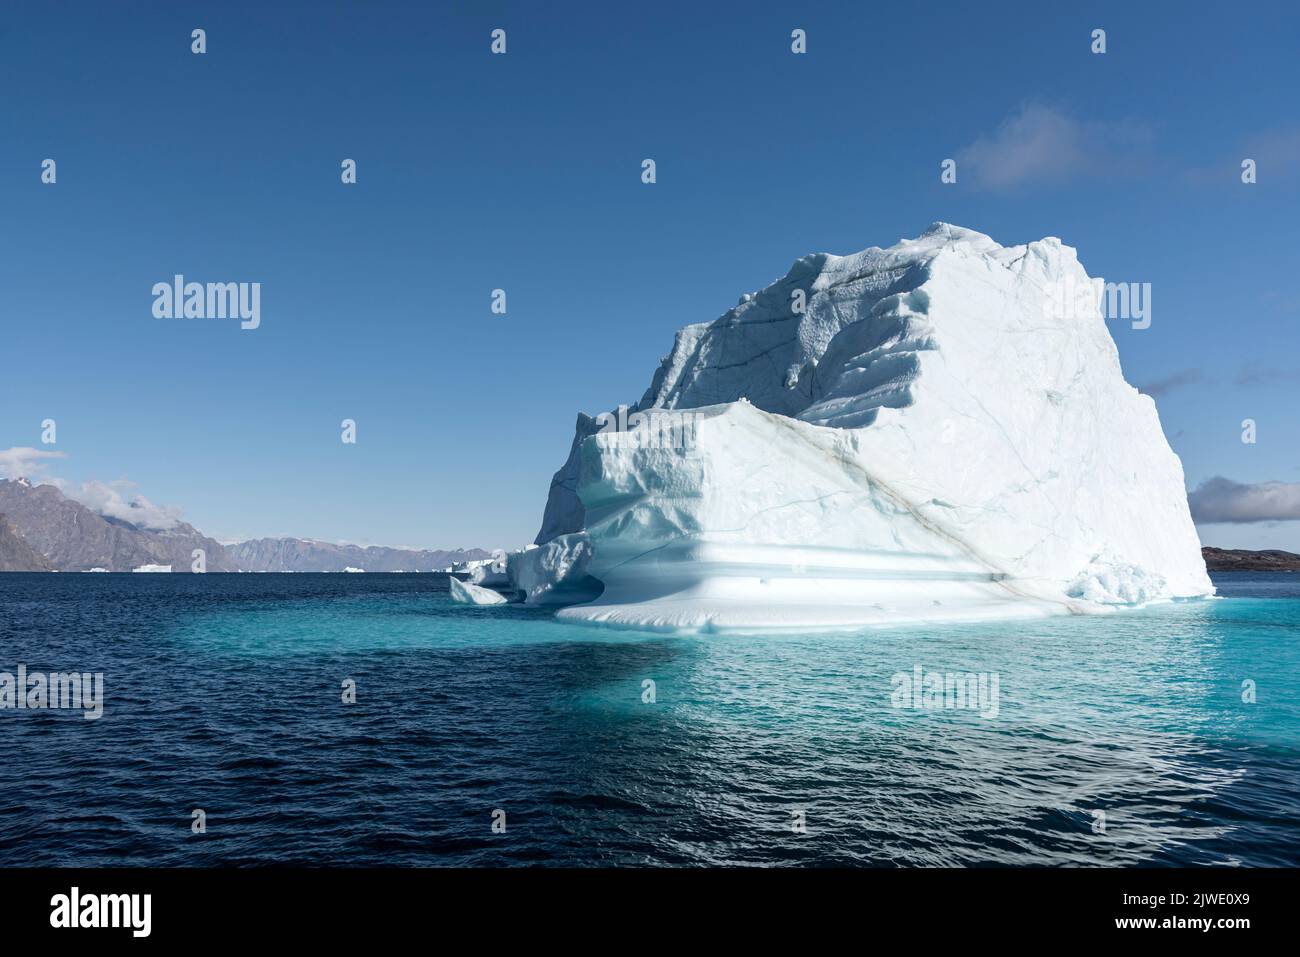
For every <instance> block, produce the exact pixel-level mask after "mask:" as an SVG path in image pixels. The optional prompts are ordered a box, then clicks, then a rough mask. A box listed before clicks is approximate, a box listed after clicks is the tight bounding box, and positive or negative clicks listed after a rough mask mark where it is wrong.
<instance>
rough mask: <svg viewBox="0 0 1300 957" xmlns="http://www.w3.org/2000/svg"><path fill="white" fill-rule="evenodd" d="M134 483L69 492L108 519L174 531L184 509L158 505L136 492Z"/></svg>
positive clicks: (94, 485)
mask: <svg viewBox="0 0 1300 957" xmlns="http://www.w3.org/2000/svg"><path fill="white" fill-rule="evenodd" d="M134 488H135V486H134V485H133V484H132V483H131V482H126V481H121V482H98V481H90V482H83V483H82V485H81V488H80V489H77V490H75V491H69V492H68V495H69V497H71V498H75V499H76V500H77V501H79V502H81V504H83V505H85V506H86V507H87V508H89V509H90V510H91V511H93V512H97V513H98V514H100V515H103V516H104V517H105V518H115V519H117V520H119V521H123V522H129V523H130V524H132V525H135V526H136V527H138V528H147V529H149V530H151V531H156V532H164V531H167V530H169V529H172V528H175V527H176V525H177V523H178V522H180V520H181V514H182V512H181V509H180V508H178V507H177V506H175V505H155V504H154V503H153V502H151V501H149V500H148V499H147V498H145V497H144V496H143V495H140V494H138V493H135V492H133V489H134Z"/></svg>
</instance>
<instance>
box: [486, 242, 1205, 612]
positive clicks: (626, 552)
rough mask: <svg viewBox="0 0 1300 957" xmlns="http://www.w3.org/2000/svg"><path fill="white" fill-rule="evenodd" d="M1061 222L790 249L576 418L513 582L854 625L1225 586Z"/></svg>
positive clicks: (580, 606)
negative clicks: (799, 253)
mask: <svg viewBox="0 0 1300 957" xmlns="http://www.w3.org/2000/svg"><path fill="white" fill-rule="evenodd" d="M1100 282H1101V280H1096V279H1091V278H1089V277H1088V275H1087V273H1086V272H1085V271H1084V269H1083V267H1082V266H1081V265H1080V263H1079V261H1078V258H1077V255H1076V252H1075V250H1073V249H1072V248H1070V247H1069V246H1065V245H1063V244H1062V243H1061V241H1060V240H1059V239H1056V238H1053V237H1049V238H1046V239H1042V240H1039V241H1037V242H1031V243H1028V244H1027V245H1020V246H1009V247H1004V246H1001V245H999V244H998V243H996V242H995V241H994V240H992V239H991V238H989V237H988V236H986V235H984V234H982V233H978V232H975V231H973V230H970V229H963V228H961V227H957V226H952V225H948V224H946V223H936V224H934V225H932V226H931V227H930V228H929V229H927V230H926V231H925V232H924V233H923V234H922V235H921V236H920V237H918V238H916V239H912V240H903V241H901V242H899V243H898V244H897V245H895V246H892V247H890V248H888V249H881V248H878V247H872V248H870V249H867V250H864V251H863V252H860V253H856V254H854V255H849V256H833V255H829V254H816V255H810V256H805V257H803V258H801V259H799V260H797V261H796V262H795V263H794V265H793V266H792V267H791V269H790V271H789V272H788V273H787V274H786V275H785V276H784V277H782V278H781V279H778V280H777V281H776V282H774V283H772V284H771V285H769V286H767V287H766V288H765V289H762V290H760V291H758V292H756V293H751V294H747V295H744V296H742V297H741V298H740V302H739V303H738V304H737V305H736V306H735V307H734V308H733V309H731V310H730V311H728V312H727V313H725V314H723V315H722V316H721V317H720V318H718V319H716V320H714V321H713V322H708V323H699V324H696V325H690V326H686V327H685V328H684V329H682V330H681V331H679V332H678V333H677V337H676V341H675V342H674V345H673V348H672V351H671V352H670V353H669V355H668V356H666V357H665V358H664V359H663V360H662V362H661V364H660V366H659V369H658V371H657V372H656V373H655V375H654V378H653V380H652V382H651V385H650V388H649V389H648V390H647V391H646V393H645V394H644V396H643V397H642V398H641V400H640V401H639V402H638V403H636V404H635V405H632V406H628V407H624V408H620V409H618V410H616V411H615V412H612V413H605V414H602V415H600V416H596V417H593V416H588V415H585V414H580V415H579V417H578V422H577V428H576V434H575V436H574V440H573V443H572V445H571V447H570V452H569V457H568V459H567V461H566V462H565V463H564V465H563V466H562V467H561V468H560V469H559V471H557V472H556V474H555V477H554V479H553V480H552V482H551V488H550V494H549V497H548V500H547V503H546V509H545V513H544V515H543V519H542V528H541V531H540V532H539V533H538V536H537V539H536V544H535V546H534V547H532V548H529V549H527V550H525V551H523V552H517V553H514V554H512V555H511V556H509V561H508V565H507V569H506V573H507V577H508V578H509V581H510V585H511V586H512V587H513V588H516V589H518V590H519V591H521V592H522V593H523V595H524V598H525V601H527V602H528V603H530V604H551V605H558V606H560V610H559V611H558V612H557V614H558V615H559V617H561V618H563V619H566V620H573V621H583V622H592V623H601V624H607V625H621V626H627V627H635V628H648V629H662V630H674V631H694V632H713V631H728V630H734V631H754V630H810V629H817V630H842V629H862V628H869V627H875V626H889V625H895V624H900V623H909V622H925V621H940V620H965V619H975V618H1008V619H1010V618H1022V617H1031V616H1044V615H1056V614H1086V613H1093V612H1107V611H1113V610H1115V609H1117V608H1121V607H1133V606H1136V605H1140V604H1145V603H1149V602H1155V601H1169V600H1175V599H1190V598H1199V597H1208V596H1211V595H1213V593H1214V587H1213V585H1212V584H1211V582H1210V580H1209V577H1208V575H1207V574H1206V570H1205V563H1204V560H1203V559H1202V557H1201V550H1200V542H1199V540H1198V538H1197V534H1196V530H1195V527H1194V526H1193V524H1192V520H1191V515H1190V513H1189V510H1188V505H1187V494H1186V487H1185V484H1184V479H1183V471H1182V464H1181V463H1180V462H1179V460H1178V457H1177V456H1176V455H1175V454H1174V452H1173V451H1172V450H1171V449H1170V447H1169V444H1168V443H1167V442H1166V440H1165V437H1164V433H1163V432H1162V430H1161V427H1160V421H1159V417H1158V415H1157V412H1156V407H1155V403H1154V401H1153V400H1152V399H1151V398H1150V397H1149V396H1146V395H1143V394H1141V393H1140V392H1138V391H1137V390H1136V389H1135V388H1133V387H1132V386H1131V385H1129V384H1128V383H1127V382H1126V381H1125V380H1124V376H1123V373H1122V370H1121V368H1120V362H1119V354H1118V351H1117V349H1116V347H1115V343H1114V341H1113V340H1112V338H1111V336H1110V333H1109V331H1108V330H1107V328H1106V323H1105V320H1104V318H1103V316H1102V314H1101V310H1100V308H1099V305H1098V303H1099V300H1098V299H1097V298H1096V297H1093V298H1092V299H1091V300H1085V306H1084V308H1082V309H1076V310H1062V309H1061V308H1059V306H1060V303H1061V302H1062V301H1063V299H1064V296H1065V293H1063V291H1068V290H1074V289H1088V288H1096V286H1097V285H1098V284H1099V283H1100Z"/></svg>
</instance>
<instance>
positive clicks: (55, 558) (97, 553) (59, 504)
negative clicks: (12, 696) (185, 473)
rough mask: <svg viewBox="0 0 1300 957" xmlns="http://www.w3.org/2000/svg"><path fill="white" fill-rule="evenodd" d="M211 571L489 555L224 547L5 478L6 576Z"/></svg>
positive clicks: (294, 543)
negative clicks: (154, 568) (200, 565)
mask: <svg viewBox="0 0 1300 957" xmlns="http://www.w3.org/2000/svg"><path fill="white" fill-rule="evenodd" d="M196 551H201V552H202V558H203V562H204V565H205V570H206V571H209V572H237V571H247V572H341V571H345V570H349V569H352V570H361V571H368V572H392V571H409V572H416V571H421V572H427V571H434V570H436V569H441V568H445V567H447V566H449V565H451V564H453V563H455V562H463V561H470V560H474V559H483V558H488V557H490V555H489V553H488V552H486V551H484V550H483V549H481V548H470V549H452V550H413V549H404V548H383V547H379V546H370V547H365V548H363V547H361V546H357V545H334V544H330V543H328V542H317V541H311V540H307V539H297V538H262V539H256V540H253V541H248V542H239V543H236V544H231V545H223V544H221V543H220V542H218V541H216V540H215V539H212V538H208V537H207V536H205V535H204V534H202V533H201V532H200V531H198V529H196V528H194V526H192V525H189V524H187V523H185V522H180V521H177V522H175V523H173V524H172V525H171V526H170V527H168V528H147V527H143V526H141V525H135V524H132V523H130V522H128V521H125V520H123V519H119V518H114V517H108V516H104V515H100V514H99V513H97V512H95V511H93V510H92V509H90V508H87V507H86V506H85V505H83V504H82V503H80V502H78V501H76V500H74V499H71V498H68V497H67V496H66V495H64V494H63V493H62V492H61V491H60V490H59V489H58V488H56V487H55V486H53V485H33V484H32V483H31V482H29V481H27V480H26V479H21V478H20V479H13V480H8V479H0V571H65V572H83V571H91V570H92V569H99V570H104V571H111V572H129V571H133V570H135V569H136V568H140V567H142V566H146V565H161V566H170V567H171V568H172V570H173V571H177V572H188V571H192V570H193V569H194V566H195V563H196V556H195V552H196Z"/></svg>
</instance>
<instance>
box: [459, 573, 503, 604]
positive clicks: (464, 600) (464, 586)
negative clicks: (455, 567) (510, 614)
mask: <svg viewBox="0 0 1300 957" xmlns="http://www.w3.org/2000/svg"><path fill="white" fill-rule="evenodd" d="M447 581H448V583H450V585H451V600H452V601H454V602H459V603H460V604H462V605H504V604H506V599H505V596H504V595H500V594H498V593H497V592H494V591H493V590H492V589H491V588H484V587H483V586H481V585H473V584H470V583H469V582H463V581H461V580H460V579H459V578H456V577H455V576H453V577H451V578H448V579H447Z"/></svg>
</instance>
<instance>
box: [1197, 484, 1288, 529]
mask: <svg viewBox="0 0 1300 957" xmlns="http://www.w3.org/2000/svg"><path fill="white" fill-rule="evenodd" d="M1187 504H1188V505H1190V506H1191V508H1192V521H1194V522H1196V523H1197V524H1198V525H1210V524H1213V523H1215V522H1230V523H1233V524H1242V523H1249V522H1286V521H1294V520H1297V519H1300V482H1290V483H1288V482H1261V483H1259V484H1258V485H1244V484H1242V483H1240V482H1234V481H1232V480H1231V479H1226V478H1224V477H1223V476H1221V475H1216V476H1215V477H1214V478H1212V479H1207V480H1206V481H1204V482H1202V483H1201V484H1200V485H1199V486H1197V488H1196V490H1195V491H1193V492H1191V493H1189V494H1188V496H1187Z"/></svg>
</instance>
